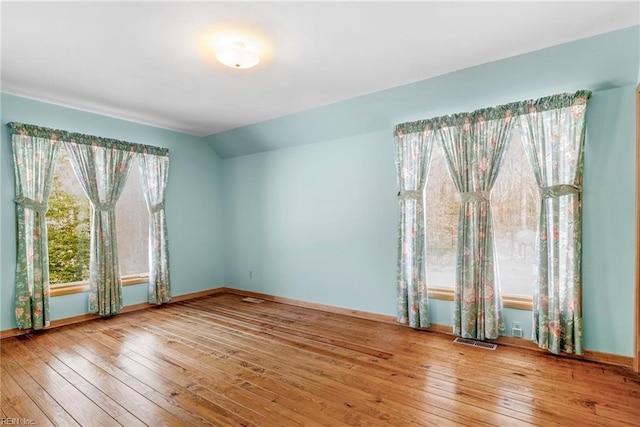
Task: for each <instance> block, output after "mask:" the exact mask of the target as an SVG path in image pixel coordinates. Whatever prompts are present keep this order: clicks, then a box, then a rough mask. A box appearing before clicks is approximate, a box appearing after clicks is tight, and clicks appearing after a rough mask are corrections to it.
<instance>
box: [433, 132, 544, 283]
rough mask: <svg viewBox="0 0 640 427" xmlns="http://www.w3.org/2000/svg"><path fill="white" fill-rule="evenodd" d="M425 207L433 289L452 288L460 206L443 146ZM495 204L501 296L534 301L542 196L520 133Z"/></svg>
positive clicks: (436, 154) (500, 179)
mask: <svg viewBox="0 0 640 427" xmlns="http://www.w3.org/2000/svg"><path fill="white" fill-rule="evenodd" d="M425 202H426V207H425V215H426V226H427V230H426V231H427V267H428V271H427V274H428V281H429V285H431V286H438V287H453V286H454V285H455V263H456V239H457V223H458V211H459V209H460V203H459V201H458V194H457V190H456V188H455V186H454V185H453V182H452V180H451V178H450V176H449V174H448V171H447V168H446V163H445V159H444V156H443V154H442V148H441V146H440V143H437V144H436V146H434V148H433V153H432V157H431V168H430V170H429V177H428V180H427V185H426V188H425ZM491 203H492V212H493V219H494V232H495V235H494V237H495V243H496V253H497V263H498V269H499V274H500V284H501V289H502V294H503V295H525V296H531V293H532V289H533V271H534V270H533V266H534V249H535V248H534V246H535V238H536V230H537V222H538V209H539V194H538V187H537V185H536V182H535V177H534V175H533V172H532V170H531V167H530V165H529V161H528V160H527V157H526V154H525V152H524V148H523V146H522V143H521V141H520V134H519V132H518V131H517V130H516V131H515V132H514V136H513V139H512V141H511V144H510V146H509V149H508V151H507V153H506V157H505V160H504V163H503V165H502V169H501V170H500V175H499V176H498V179H497V181H496V184H495V186H494V188H493V192H492V194H491Z"/></svg>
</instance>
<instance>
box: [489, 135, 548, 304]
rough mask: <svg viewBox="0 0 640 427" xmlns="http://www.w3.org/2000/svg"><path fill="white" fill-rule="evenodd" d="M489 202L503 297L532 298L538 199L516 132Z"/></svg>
mask: <svg viewBox="0 0 640 427" xmlns="http://www.w3.org/2000/svg"><path fill="white" fill-rule="evenodd" d="M491 203H492V211H493V219H494V226H495V239H496V250H497V254H498V268H499V271H500V284H501V288H502V294H503V295H525V296H531V294H532V291H533V271H534V269H533V268H534V262H535V261H534V258H535V254H534V251H535V241H536V230H537V224H538V210H539V205H540V196H539V193H538V186H537V185H536V181H535V177H534V175H533V171H532V169H531V166H530V165H529V161H528V159H527V156H526V153H525V151H524V148H523V146H522V142H521V141H520V133H519V132H518V130H517V129H516V130H515V132H514V136H513V139H512V141H511V144H510V146H509V150H508V151H507V154H506V157H505V161H504V163H503V165H502V169H501V170H500V175H499V176H498V179H497V181H496V184H495V186H494V188H493V192H492V194H491Z"/></svg>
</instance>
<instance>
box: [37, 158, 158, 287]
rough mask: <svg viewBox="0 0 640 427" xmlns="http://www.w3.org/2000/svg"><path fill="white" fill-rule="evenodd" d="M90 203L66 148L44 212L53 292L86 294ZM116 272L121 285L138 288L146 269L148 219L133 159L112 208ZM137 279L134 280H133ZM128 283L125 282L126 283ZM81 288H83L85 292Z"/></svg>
mask: <svg viewBox="0 0 640 427" xmlns="http://www.w3.org/2000/svg"><path fill="white" fill-rule="evenodd" d="M90 210H91V207H90V203H89V199H88V198H87V197H86V196H85V194H84V192H83V190H82V187H81V185H80V182H79V181H78V179H77V178H76V176H75V174H74V172H73V169H72V168H71V163H70V162H69V159H68V158H67V153H66V151H65V149H64V146H63V147H61V149H60V154H59V156H58V162H57V164H56V171H55V174H54V178H53V186H52V190H51V195H50V198H49V211H48V212H47V228H48V240H49V280H50V283H51V285H52V288H51V289H52V295H57V294H62V293H70V292H61V293H56V290H58V291H59V290H61V289H62V288H70V286H69V284H74V285H78V286H72V287H71V288H70V289H67V290H70V291H71V292H81V291H84V290H86V284H83V283H78V282H86V281H87V280H88V279H89V249H90V242H91V234H90V231H91V230H90V221H91V215H90ZM116 224H117V231H118V255H119V261H120V273H121V275H122V277H123V281H124V283H125V284H133V283H140V282H142V281H143V279H141V277H142V278H144V277H145V276H146V272H147V269H148V266H147V265H148V259H149V254H148V244H147V243H148V230H149V215H148V212H147V207H146V205H145V201H144V196H143V194H142V184H141V179H140V171H139V168H138V162H137V160H134V162H133V165H132V167H131V171H130V173H129V177H128V179H127V182H126V184H125V187H124V189H123V191H122V194H121V196H120V198H119V199H118V203H117V205H116ZM134 277H135V278H136V279H137V280H135V279H133V278H134ZM127 279H129V280H127ZM82 285H85V286H84V287H83V286H82Z"/></svg>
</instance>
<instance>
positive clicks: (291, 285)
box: [208, 27, 640, 355]
mask: <svg viewBox="0 0 640 427" xmlns="http://www.w3.org/2000/svg"><path fill="white" fill-rule="evenodd" d="M639 29H640V27H633V28H631V29H627V30H622V31H618V32H615V33H610V34H606V35H603V36H599V37H594V38H591V39H586V40H581V41H578V42H574V43H570V44H567V45H563V46H558V47H555V48H551V49H546V50H544V51H540V52H534V53H531V54H528V55H523V56H519V57H516V58H510V59H506V60H503V61H498V62H494V63H490V64H486V65H482V66H478V67H474V68H471V69H467V70H462V71H459V72H456V73H452V74H448V75H445V76H440V77H436V78H433V79H430V80H426V81H423V82H419V83H416V84H413V85H408V86H403V87H400V88H395V89H390V90H386V91H383V92H378V93H376V94H372V95H367V96H366V97H360V98H355V99H352V100H348V101H345V102H342V103H338V104H334V105H331V106H328V107H323V108H320V109H316V110H311V111H308V112H303V113H299V114H295V115H292V116H288V117H285V118H281V119H276V120H272V121H269V122H264V123H260V124H256V125H253V126H249V127H245V128H241V129H236V130H233V131H229V132H226V133H224V134H219V135H213V136H211V137H209V138H208V140H209V143H210V144H211V145H212V146H213V147H215V148H216V150H218V151H219V153H221V155H223V156H227V157H229V158H226V159H225V160H224V161H223V177H224V186H223V188H224V190H223V206H224V223H225V246H226V251H225V260H226V261H225V265H226V270H225V283H226V284H227V285H228V286H234V287H239V288H243V289H248V290H253V291H258V292H264V293H267V294H274V295H280V296H284V297H289V298H296V299H301V300H306V301H312V302H317V303H322V304H330V305H334V306H339V307H346V308H352V309H358V310H364V311H370V312H377V313H383V314H390V315H394V314H395V269H396V265H395V262H396V261H395V260H396V224H397V200H396V191H397V187H396V182H395V166H394V153H393V148H392V143H393V142H392V129H393V124H396V123H401V122H403V121H407V120H412V119H419V118H428V117H434V116H438V115H441V114H448V113H455V112H460V111H469V110H472V109H475V108H480V107H487V106H492V105H497V104H500V103H504V102H510V101H517V100H522V99H527V98H532V97H540V96H546V95H550V94H553V93H558V92H564V91H574V90H577V89H590V90H593V91H595V93H594V96H593V98H592V99H591V101H590V103H589V111H588V116H587V122H588V131H587V132H588V139H587V143H586V153H585V171H586V174H587V175H586V178H585V183H584V191H585V193H584V194H585V196H584V216H585V225H584V254H583V265H584V304H583V305H584V318H585V320H584V322H585V346H586V348H587V349H590V350H596V351H603V352H609V353H615V354H622V355H631V354H632V344H633V317H634V308H633V295H634V291H633V289H634V277H635V276H634V256H635V217H634V215H635V160H634V159H635V137H634V132H635V118H634V114H635V108H634V93H635V84H636V83H637V75H638V69H639V68H640V66H639V64H640V59H639V55H640V54H639V52H640V37H639V36H640V31H639ZM576 64H578V65H576ZM352 117H353V118H354V123H353V124H351V125H349V123H348V122H349V120H350V119H351V118H352ZM305 142H306V143H309V144H307V145H300V146H294V147H292V145H294V144H300V143H305ZM278 148H279V149H278ZM267 149H275V150H274V151H268V152H258V151H261V150H267ZM246 153H252V154H246ZM242 154H246V155H242ZM238 155H240V156H239V157H233V156H238ZM250 271H251V272H252V276H253V277H249V272H250ZM432 308H433V310H432V322H434V323H439V324H446V325H451V323H452V321H451V319H452V313H451V312H452V304H451V303H449V302H446V301H432ZM505 317H506V321H507V326H508V327H510V326H511V322H512V321H513V320H519V321H521V322H523V323H524V327H525V334H526V336H530V335H531V317H530V312H527V311H523V310H513V309H509V310H506V313H505Z"/></svg>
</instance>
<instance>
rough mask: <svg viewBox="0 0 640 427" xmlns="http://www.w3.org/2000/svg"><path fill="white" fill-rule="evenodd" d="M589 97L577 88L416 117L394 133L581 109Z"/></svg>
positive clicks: (401, 133) (402, 133)
mask: <svg viewBox="0 0 640 427" xmlns="http://www.w3.org/2000/svg"><path fill="white" fill-rule="evenodd" d="M590 97H591V92H590V91H588V90H579V91H577V92H575V93H561V94H557V95H551V96H546V97H544V98H539V99H529V100H526V101H518V102H512V103H509V104H504V105H498V106H496V107H490V108H483V109H480V110H476V111H472V112H469V113H457V114H451V115H446V116H440V117H434V118H431V119H423V120H417V121H414V122H407V123H401V124H399V125H396V127H395V131H394V135H395V136H398V135H406V134H409V133H419V132H426V131H430V130H436V129H440V128H446V127H451V126H462V125H464V124H465V123H473V122H476V121H482V120H483V119H484V120H499V119H503V118H507V117H510V116H522V115H525V114H530V113H536V112H542V111H549V110H557V109H559V108H567V107H573V106H575V107H581V108H585V107H586V105H587V101H588V100H589V98H590Z"/></svg>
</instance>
